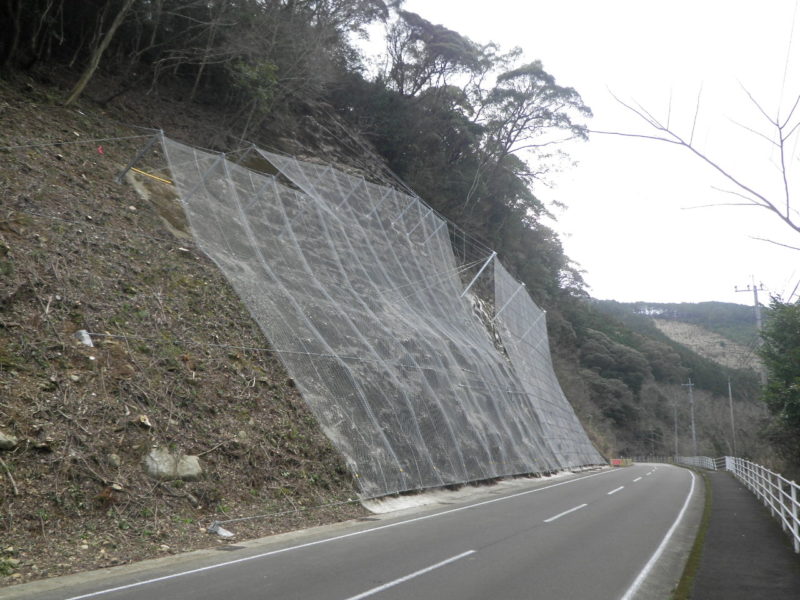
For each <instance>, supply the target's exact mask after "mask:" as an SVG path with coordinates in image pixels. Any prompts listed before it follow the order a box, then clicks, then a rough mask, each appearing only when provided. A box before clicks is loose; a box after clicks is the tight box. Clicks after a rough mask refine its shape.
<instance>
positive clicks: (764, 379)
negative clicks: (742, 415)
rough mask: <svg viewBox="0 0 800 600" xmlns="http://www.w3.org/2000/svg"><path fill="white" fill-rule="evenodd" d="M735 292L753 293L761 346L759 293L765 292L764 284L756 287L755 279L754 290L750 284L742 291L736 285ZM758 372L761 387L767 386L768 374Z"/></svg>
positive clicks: (761, 371)
mask: <svg viewBox="0 0 800 600" xmlns="http://www.w3.org/2000/svg"><path fill="white" fill-rule="evenodd" d="M733 291H734V292H750V291H752V292H753V306H754V307H755V312H756V329H757V330H758V341H757V344H758V345H759V346H760V345H761V325H762V323H761V304H760V303H759V301H758V292H759V291H762V292H763V291H765V290H764V284H763V283H760V284H758V285H756V280H755V278H753V285H752V288H751V286H750V284H748V285H747V288H742V289H741V290H740V289H739V286H738V285H735V286H733ZM758 372H759V375H760V376H761V385H767V374H766V372H765V371H764V369H763V368H761V369H759V370H758Z"/></svg>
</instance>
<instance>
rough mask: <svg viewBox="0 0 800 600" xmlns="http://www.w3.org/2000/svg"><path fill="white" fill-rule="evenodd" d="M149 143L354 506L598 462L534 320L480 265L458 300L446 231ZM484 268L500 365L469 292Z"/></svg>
mask: <svg viewBox="0 0 800 600" xmlns="http://www.w3.org/2000/svg"><path fill="white" fill-rule="evenodd" d="M161 140H162V144H163V148H164V153H165V156H166V158H167V162H168V165H169V168H170V172H171V178H172V180H173V182H174V185H175V186H176V188H177V190H178V192H179V196H180V198H181V201H182V204H183V206H184V209H185V211H186V213H187V216H188V219H189V222H190V225H191V227H192V231H193V233H194V236H195V238H196V241H197V244H198V246H199V247H200V248H201V249H202V250H203V251H204V252H205V253H206V254H207V255H208V256H209V258H210V259H211V260H212V261H213V262H215V263H216V264H217V265H218V266H219V267H220V269H221V270H222V272H223V273H224V274H225V276H226V278H227V279H228V281H229V282H230V283H231V285H232V287H233V288H234V290H235V291H236V292H237V294H238V295H239V297H240V298H241V299H242V301H243V302H244V304H245V306H246V307H247V308H248V310H249V311H250V313H251V315H252V316H253V318H254V319H255V320H256V322H257V323H258V324H259V326H260V328H261V329H262V331H263V332H264V334H265V335H266V337H267V338H268V339H269V340H270V343H271V345H272V346H274V347H275V348H277V349H279V350H280V352H278V355H279V356H280V357H281V360H282V361H283V363H284V365H285V366H286V368H287V370H288V372H289V374H290V375H291V376H292V378H293V379H294V380H295V382H296V383H297V386H298V388H299V390H300V392H301V394H302V396H303V398H304V400H305V402H306V403H307V404H308V405H309V407H310V408H311V410H312V412H313V413H314V415H315V416H316V418H317V420H318V421H319V423H320V425H321V427H322V429H323V431H324V432H325V433H326V435H327V436H328V437H329V438H330V439H331V441H332V442H333V444H334V445H335V446H336V447H337V448H338V449H339V451H340V452H341V453H342V455H343V456H344V457H345V460H346V461H347V463H348V465H349V467H350V469H351V470H352V472H353V473H354V475H355V477H356V478H357V479H358V481H359V484H360V489H361V494H362V496H364V497H374V496H378V495H384V494H390V493H396V492H402V491H408V490H415V489H424V488H429V487H439V486H443V485H450V484H460V483H466V482H470V481H478V480H485V479H492V478H497V477H505V476H512V475H519V474H530V473H544V472H553V471H557V470H561V469H565V468H574V467H579V466H585V465H592V464H602V463H604V462H605V461H604V460H603V459H602V457H601V456H600V455H599V453H598V452H597V451H596V449H595V448H594V447H593V446H592V444H591V443H590V441H589V439H588V437H587V436H586V433H585V431H584V430H583V428H582V426H581V425H580V422H579V421H578V419H577V417H576V416H575V413H574V411H573V410H572V407H571V406H570V404H569V402H568V401H567V399H566V398H565V397H564V395H563V392H562V391H561V388H560V387H559V385H558V381H557V379H556V377H555V374H554V372H553V369H552V363H551V362H550V354H549V347H548V343H547V331H546V325H545V317H544V313H543V311H541V310H540V309H539V308H538V307H536V305H535V304H534V303H533V301H532V300H531V298H530V296H529V295H528V294H527V292H525V293H522V291H524V287H522V284H519V283H518V282H516V281H515V280H514V279H513V278H512V277H511V276H510V275H509V274H508V273H507V271H506V270H505V269H504V268H503V266H502V265H501V264H500V261H499V260H498V259H497V258H496V254H495V253H493V252H491V251H489V252H487V253H486V254H483V256H482V257H480V258H481V259H480V260H474V261H472V263H471V264H469V265H467V267H468V268H469V269H471V271H470V275H471V273H472V272H477V273H476V275H474V276H473V277H472V279H471V282H470V283H469V285H468V286H467V289H466V290H465V288H464V283H463V282H462V274H464V272H465V265H459V263H458V261H457V259H456V256H455V254H454V248H453V243H452V242H453V239H452V235H451V233H452V232H451V231H450V229H449V226H448V223H447V222H446V221H445V220H444V219H442V218H441V217H440V216H439V215H438V214H436V212H435V211H434V210H433V209H432V208H431V207H430V206H428V205H426V204H425V203H424V202H422V201H421V200H420V199H419V198H417V197H414V196H411V195H409V194H406V193H404V192H401V191H398V190H396V189H394V188H392V187H389V186H382V185H378V184H375V183H371V182H368V181H366V180H365V179H364V178H361V177H355V176H352V175H349V174H346V173H344V172H342V171H339V170H337V169H335V168H333V167H332V166H330V165H318V164H314V163H310V162H303V161H299V160H297V159H296V158H293V157H288V156H284V155H279V154H276V153H272V152H266V151H264V150H261V149H258V148H252V149H251V151H252V152H254V153H256V155H257V156H258V157H260V158H261V159H263V160H266V161H267V162H268V163H269V164H270V165H272V166H273V167H275V168H276V169H277V170H278V172H279V173H280V174H281V175H282V176H283V177H285V178H286V179H287V180H289V181H290V182H291V184H292V185H293V186H294V187H292V186H290V185H284V184H283V183H281V182H280V181H279V178H277V177H275V176H272V175H266V174H264V173H260V172H258V171H255V170H252V169H249V168H245V167H243V166H241V165H240V164H237V163H235V162H232V161H230V160H228V158H227V157H226V156H225V155H222V154H216V153H213V152H208V151H204V150H199V149H196V148H193V147H190V146H187V145H184V144H181V143H178V142H175V141H172V140H170V139H168V138H166V137H163V136H162V137H161ZM464 254H466V251H465V252H464ZM490 263H493V267H494V279H495V282H494V288H495V296H496V298H495V301H496V304H497V305H498V306H502V309H501V310H498V311H497V312H496V314H495V317H494V322H493V324H494V325H496V326H497V328H498V332H499V334H500V336H501V338H502V342H503V345H504V347H505V350H506V353H507V356H505V355H504V354H503V353H502V352H501V351H500V350H498V348H497V347H496V345H495V341H494V340H493V339H492V338H491V337H490V335H489V334H488V331H487V328H486V326H485V323H483V322H481V320H480V319H479V318H478V317H476V315H475V314H474V312H473V306H472V301H471V299H470V295H469V294H467V291H468V289H469V287H471V286H472V285H473V284H474V283H475V281H477V280H478V279H479V277H481V276H482V273H483V272H484V270H485V269H486V268H487V266H488V265H489V264H490Z"/></svg>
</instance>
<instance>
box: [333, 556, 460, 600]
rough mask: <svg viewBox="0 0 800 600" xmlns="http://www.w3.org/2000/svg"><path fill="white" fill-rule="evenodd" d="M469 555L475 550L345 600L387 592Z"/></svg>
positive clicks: (357, 599)
mask: <svg viewBox="0 0 800 600" xmlns="http://www.w3.org/2000/svg"><path fill="white" fill-rule="evenodd" d="M470 554H475V550H467V551H466V552H462V553H461V554H459V555H458V556H452V557H450V558H448V559H447V560H443V561H442V562H438V563H436V564H435V565H431V566H430V567H425V568H424V569H420V570H419V571H414V572H413V573H409V574H408V575H405V576H404V577H400V578H399V579H395V580H394V581H390V582H388V583H384V584H383V585H379V586H378V587H374V588H372V589H371V590H367V591H366V592H362V593H361V594H359V595H358V596H351V597H350V598H347V600H361V599H362V598H368V597H369V596H374V595H375V594H377V593H379V592H382V591H384V590H388V589H389V588H392V587H394V586H396V585H400V584H401V583H405V582H406V581H409V580H411V579H414V578H415V577H419V576H420V575H424V574H425V573H430V572H431V571H434V570H436V569H438V568H440V567H443V566H445V565H449V564H450V563H452V562H456V561H457V560H461V559H462V558H464V557H465V556H469V555H470Z"/></svg>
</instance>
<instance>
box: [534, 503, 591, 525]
mask: <svg viewBox="0 0 800 600" xmlns="http://www.w3.org/2000/svg"><path fill="white" fill-rule="evenodd" d="M585 506H589V505H588V504H581V505H580V506H573V507H572V508H570V509H569V510H565V511H564V512H562V513H558V514H557V515H556V516H555V517H550V518H549V519H545V520H544V522H545V523H552V522H553V521H555V520H556V519H560V518H561V517H563V516H564V515H568V514H569V513H571V512H575V511H576V510H580V509H582V508H583V507H585Z"/></svg>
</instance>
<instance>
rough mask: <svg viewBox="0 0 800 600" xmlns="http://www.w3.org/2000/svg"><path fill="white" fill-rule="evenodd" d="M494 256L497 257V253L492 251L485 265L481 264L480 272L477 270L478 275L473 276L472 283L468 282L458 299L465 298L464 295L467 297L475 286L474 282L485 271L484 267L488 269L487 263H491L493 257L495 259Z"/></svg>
mask: <svg viewBox="0 0 800 600" xmlns="http://www.w3.org/2000/svg"><path fill="white" fill-rule="evenodd" d="M495 256H497V252H494V251H492V254H491V255H490V256H489V258H487V259H486V262H485V263H483V266H482V267H481V268H480V270H479V271H478V273H477V274H476V275H475V277H473V278H472V281H470V282H469V285H468V286H467V287H466V289H464V291H463V292H461V295H460V296H459V298H463V297H464V296H466V295H467V292H468V291H469V290H470V288H471V287H472V286H473V285H475V282H476V281H478V277H480V276H481V274H482V273H483V272H484V270H485V269H486V267H488V266H489V263H490V262H492V260H494V257H495Z"/></svg>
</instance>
